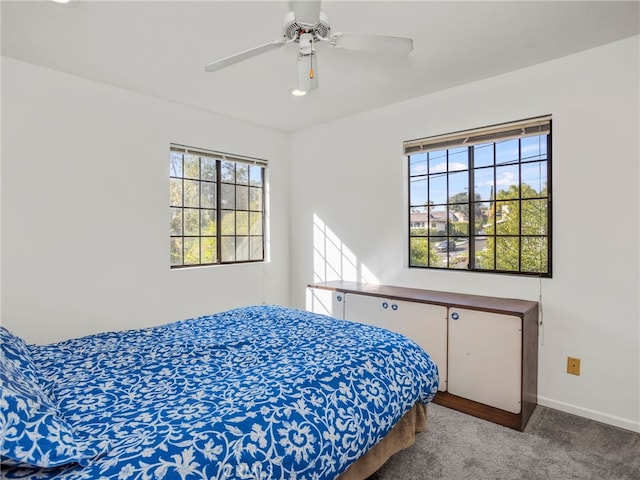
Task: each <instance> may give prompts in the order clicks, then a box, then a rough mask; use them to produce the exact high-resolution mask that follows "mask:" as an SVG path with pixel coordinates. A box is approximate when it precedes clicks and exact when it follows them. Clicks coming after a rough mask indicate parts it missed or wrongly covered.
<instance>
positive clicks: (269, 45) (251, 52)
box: [204, 39, 287, 72]
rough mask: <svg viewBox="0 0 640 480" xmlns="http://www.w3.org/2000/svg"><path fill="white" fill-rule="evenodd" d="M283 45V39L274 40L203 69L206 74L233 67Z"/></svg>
mask: <svg viewBox="0 0 640 480" xmlns="http://www.w3.org/2000/svg"><path fill="white" fill-rule="evenodd" d="M285 43H287V42H285V41H284V40H283V39H278V40H274V41H273V42H269V43H265V44H264V45H260V46H257V47H254V48H250V49H249V50H245V51H244V52H240V53H236V54H235V55H231V56H230V57H227V58H223V59H222V60H218V61H216V62H213V63H210V64H209V65H207V66H206V67H204V69H205V70H206V71H207V72H215V71H217V70H220V69H222V68H225V67H228V66H229V65H233V64H234V63H238V62H241V61H243V60H247V59H248V58H252V57H255V56H256V55H260V54H261V53H265V52H268V51H270V50H275V49H276V48H280V47H281V46H283V45H284V44H285Z"/></svg>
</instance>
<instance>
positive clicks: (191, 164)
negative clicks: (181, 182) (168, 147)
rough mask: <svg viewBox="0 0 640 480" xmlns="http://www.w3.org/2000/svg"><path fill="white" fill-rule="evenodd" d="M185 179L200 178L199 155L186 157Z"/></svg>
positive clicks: (186, 155)
mask: <svg viewBox="0 0 640 480" xmlns="http://www.w3.org/2000/svg"><path fill="white" fill-rule="evenodd" d="M184 178H194V179H196V180H198V179H199V178H200V157H199V156H197V155H188V154H185V156H184Z"/></svg>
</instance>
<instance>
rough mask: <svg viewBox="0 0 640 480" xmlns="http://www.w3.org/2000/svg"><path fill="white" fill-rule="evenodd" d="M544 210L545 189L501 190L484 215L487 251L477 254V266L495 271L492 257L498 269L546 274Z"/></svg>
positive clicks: (545, 208) (546, 216) (545, 206)
mask: <svg viewBox="0 0 640 480" xmlns="http://www.w3.org/2000/svg"><path fill="white" fill-rule="evenodd" d="M541 197H543V198H541ZM519 198H522V200H519ZM547 208H548V207H547V199H546V187H545V188H544V189H543V191H542V192H541V193H538V192H536V191H535V190H534V189H533V188H531V187H530V186H529V185H526V184H523V185H522V186H521V187H520V188H519V187H518V186H516V185H511V186H510V187H509V188H508V189H506V190H500V191H499V192H498V193H497V195H496V201H495V202H494V203H492V205H491V208H490V209H489V211H488V212H487V218H488V219H487V225H485V226H484V230H485V233H486V234H487V242H486V248H485V249H484V250H483V251H481V252H476V258H477V261H478V262H479V265H477V266H478V267H480V268H494V258H495V268H496V269H497V270H504V271H523V272H535V273H545V272H546V271H547V264H548V262H547V258H548V251H549V248H548V240H547V239H548V237H547V235H548V224H547V219H548V212H547ZM494 219H495V222H494ZM494 236H495V237H494Z"/></svg>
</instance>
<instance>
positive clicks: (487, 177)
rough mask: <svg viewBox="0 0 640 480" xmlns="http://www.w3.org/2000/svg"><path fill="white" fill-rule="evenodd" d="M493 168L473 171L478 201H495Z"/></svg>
mask: <svg viewBox="0 0 640 480" xmlns="http://www.w3.org/2000/svg"><path fill="white" fill-rule="evenodd" d="M493 172H494V170H493V168H477V169H475V170H474V171H473V176H474V179H473V188H474V190H475V191H474V193H475V199H476V200H493V197H494V195H495V193H494V188H495V186H494V184H493Z"/></svg>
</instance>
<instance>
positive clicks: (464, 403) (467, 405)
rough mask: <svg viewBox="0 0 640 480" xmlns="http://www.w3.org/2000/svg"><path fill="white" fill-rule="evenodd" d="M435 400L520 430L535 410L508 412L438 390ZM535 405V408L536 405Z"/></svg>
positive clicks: (449, 406)
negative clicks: (524, 412)
mask: <svg viewBox="0 0 640 480" xmlns="http://www.w3.org/2000/svg"><path fill="white" fill-rule="evenodd" d="M433 402H434V403H437V404H438V405H442V406H443V407H448V408H452V409H454V410H458V411H459V412H462V413H466V414H468V415H472V416H474V417H478V418H482V419H484V420H488V421H490V422H493V423H497V424H498V425H503V426H505V427H509V428H513V429H514V430H518V431H520V432H521V431H523V430H524V427H525V426H526V425H527V422H528V421H529V417H530V416H531V413H532V412H533V408H526V409H523V411H526V412H527V415H524V414H523V413H522V412H521V413H517V414H516V413H511V412H506V411H504V410H500V409H499V408H495V407H491V406H489V405H485V404H483V403H478V402H474V401H473V400H469V399H466V398H462V397H458V396H457V395H453V394H451V393H449V392H438V393H437V394H436V396H435V398H434V399H433ZM533 407H534V408H535V405H534V406H533Z"/></svg>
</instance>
